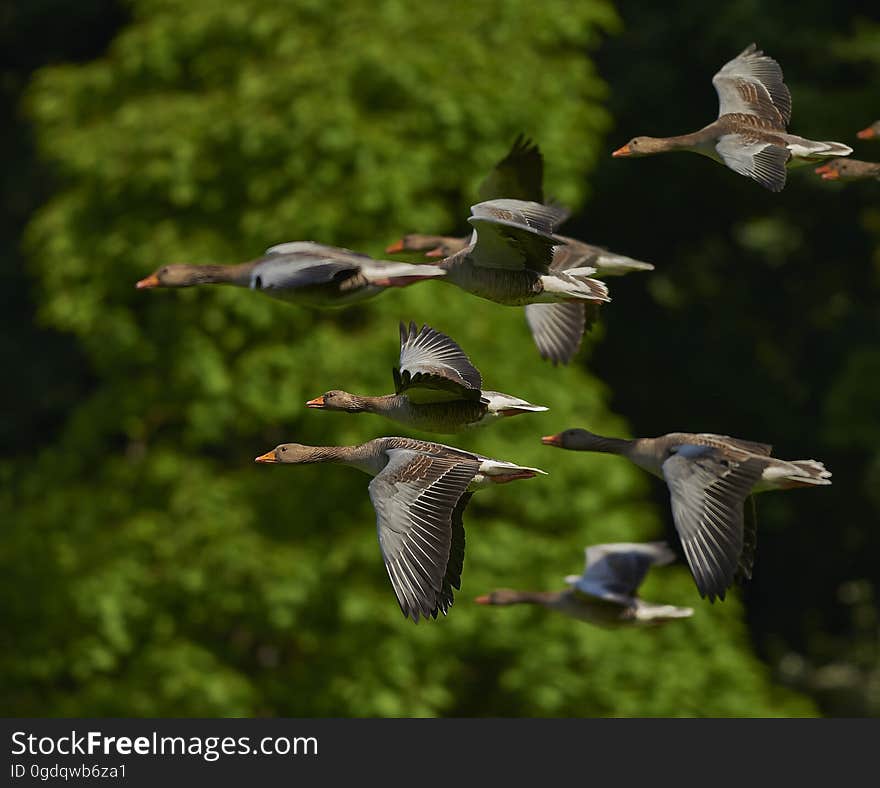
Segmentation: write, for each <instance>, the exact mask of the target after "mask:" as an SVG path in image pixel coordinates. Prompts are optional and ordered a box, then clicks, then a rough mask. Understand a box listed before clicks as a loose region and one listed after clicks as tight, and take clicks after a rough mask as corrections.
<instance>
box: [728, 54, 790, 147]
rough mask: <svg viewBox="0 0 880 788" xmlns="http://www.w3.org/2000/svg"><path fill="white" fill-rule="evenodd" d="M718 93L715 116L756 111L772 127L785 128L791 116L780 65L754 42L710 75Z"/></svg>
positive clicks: (786, 88) (786, 89)
mask: <svg viewBox="0 0 880 788" xmlns="http://www.w3.org/2000/svg"><path fill="white" fill-rule="evenodd" d="M712 84H713V85H714V86H715V90H716V92H717V93H718V104H719V110H718V116H719V117H721V115H728V114H731V113H733V114H738V113H739V114H745V115H756V116H758V117H759V118H762V119H763V120H766V121H768V122H770V123H771V124H772V125H773V127H774V128H777V129H783V130H784V129H785V127H786V126H787V125H788V123H789V121H790V120H791V93H790V92H789V90H788V87H787V86H786V84H785V82H784V81H783V78H782V69H781V68H780V66H779V63H777V62H776V61H775V60H774V59H773V58H772V57H768V56H767V55H765V54H764V53H763V52H762V51H761V50H759V49H758V48H757V46H756V45H755V44H751V45H750V46H748V47H746V48H745V49H744V50H743V51H742V52H741V53H740V54H739V55H737V56H736V57H735V58H734V59H733V60H731V61H730V62H728V63H725V64H724V66H723V67H722V68H721V70H720V71H718V73H717V74H715V76H714V77H712Z"/></svg>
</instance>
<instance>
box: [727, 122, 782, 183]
mask: <svg viewBox="0 0 880 788" xmlns="http://www.w3.org/2000/svg"><path fill="white" fill-rule="evenodd" d="M715 150H716V151H718V155H719V156H720V157H721V159H722V161H723V162H724V163H725V164H726V165H727V166H728V167H730V169H732V170H733V171H734V172H738V173H739V174H740V175H745V176H746V177H747V178H751V179H752V180H753V181H757V182H758V183H760V184H761V186H763V187H764V188H765V189H769V190H770V191H771V192H781V191H782V190H783V189H784V188H785V177H786V171H785V165H786V164H787V163H788V160H789V158H790V157H791V153H790V152H789V150H788V148H786V147H784V146H782V145H776V144H774V143H772V142H767V141H766V140H759V139H749V137H747V136H745V135H743V134H725V135H723V136H722V137H720V138H719V140H718V142H717V143H716V144H715Z"/></svg>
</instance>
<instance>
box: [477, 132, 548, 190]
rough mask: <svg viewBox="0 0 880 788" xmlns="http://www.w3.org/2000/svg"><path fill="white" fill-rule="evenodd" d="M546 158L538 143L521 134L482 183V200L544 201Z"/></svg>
mask: <svg viewBox="0 0 880 788" xmlns="http://www.w3.org/2000/svg"><path fill="white" fill-rule="evenodd" d="M543 184H544V157H543V156H542V155H541V151H540V150H539V149H538V146H537V145H536V144H535V143H534V142H532V141H531V140H529V139H527V138H526V137H524V136H523V135H522V134H520V135H519V136H517V138H516V139H515V140H514V141H513V145H512V146H511V148H510V151H509V152H508V154H507V155H506V156H505V157H504V158H503V159H501V161H499V162H498V163H497V164H496V165H495V166H494V167H493V168H492V172H490V173H489V174H488V175H487V176H486V179H485V180H484V181H483V182H482V183H481V184H480V188H479V190H478V192H477V193H478V194H479V195H480V199H481V200H484V201H485V200H497V199H501V198H505V197H507V198H509V199H512V200H529V201H530V202H539V203H540V202H544V185H543Z"/></svg>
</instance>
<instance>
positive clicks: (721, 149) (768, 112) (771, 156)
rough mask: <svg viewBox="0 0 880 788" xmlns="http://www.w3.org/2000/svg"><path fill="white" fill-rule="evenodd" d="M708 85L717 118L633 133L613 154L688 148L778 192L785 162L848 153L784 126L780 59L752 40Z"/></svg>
mask: <svg viewBox="0 0 880 788" xmlns="http://www.w3.org/2000/svg"><path fill="white" fill-rule="evenodd" d="M712 84H713V85H714V86H715V90H716V92H717V93H718V101H719V104H720V106H719V110H718V120H715V121H713V122H712V123H710V124H709V125H708V126H705V127H704V128H702V129H700V130H699V131H695V132H692V133H691V134H682V135H680V136H677V137H635V138H633V139H632V140H630V141H629V142H628V143H627V144H626V145H624V146H623V147H622V148H618V149H617V150H616V151H614V153H613V154H612V155H613V156H615V157H637V156H650V155H652V154H655V153H666V152H667V151H679V150H683V151H692V152H693V153H699V154H701V155H703V156H708V157H709V158H710V159H714V160H715V161H717V162H720V163H722V164H724V165H725V166H727V167H729V168H730V169H731V170H733V171H734V172H736V173H739V174H740V175H745V176H746V177H748V178H751V179H752V180H755V181H757V182H758V183H760V184H761V185H762V186H764V187H765V188H767V189H769V190H770V191H773V192H779V191H782V189H783V188H784V187H785V178H786V166H789V167H790V166H794V165H798V164H808V163H810V162H814V161H817V160H819V159H824V158H830V157H833V156H847V155H848V154H850V153H852V148H850V147H849V146H848V145H844V144H843V143H841V142H816V141H814V140H808V139H806V138H804V137H798V136H796V135H794V134H789V133H788V132H787V131H786V127H787V126H788V123H789V121H790V120H791V94H790V93H789V91H788V87H787V86H786V84H785V83H784V82H783V79H782V69H781V68H780V66H779V64H778V63H777V62H776V61H775V60H774V59H773V58H771V57H768V56H767V55H765V54H764V53H763V52H762V51H761V50H759V49H758V48H757V45H755V44H750V45H749V46H748V47H746V48H745V49H744V50H743V51H742V52H740V54H739V55H737V57H735V58H734V59H733V60H731V61H729V62H728V63H726V64H725V65H724V66H723V67H722V68H721V70H720V71H719V72H718V73H717V74H715V76H714V77H712Z"/></svg>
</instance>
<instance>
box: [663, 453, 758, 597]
mask: <svg viewBox="0 0 880 788" xmlns="http://www.w3.org/2000/svg"><path fill="white" fill-rule="evenodd" d="M767 462H768V461H767V460H766V459H764V458H761V457H750V458H749V459H747V460H745V461H744V462H741V463H738V462H733V461H731V460H727V459H724V458H723V456H722V455H721V452H719V451H718V450H717V449H714V448H712V447H709V446H695V445H691V444H687V445H682V446H679V447H678V449H677V451H676V453H675V454H673V455H672V456H670V457H669V459H667V460H666V461H665V462H664V463H663V465H662V471H663V478H664V479H665V480H666V484H667V486H668V487H669V493H670V498H671V503H672V518H673V520H674V521H675V529H676V531H677V532H678V536H679V539H680V540H681V544H682V547H683V548H684V553H685V557H686V558H687V562H688V566H690V569H691V574H692V575H693V577H694V581H695V582H696V584H697V590H698V591H699V592H700V596H704V597H705V596H708V597H709V600H710V601H713V602H714V601H715V597H716V596H717V597H718V598H719V599H724V595H725V592H726V591H727V589H728V588H729V587H730V585H731V584H732V583H733V579H734V576H735V574H736V570H737V565H738V563H739V560H740V556H741V554H742V551H743V528H744V526H743V504H744V502H745V499H746V497H747V496H748V495H749V493H750V492H751V489H752V487H754V485H755V483H756V482H757V481H758V480H759V479H760V478H761V474H762V473H763V471H764V468H765V467H766V466H767Z"/></svg>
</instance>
